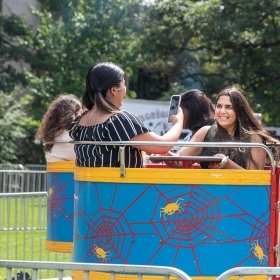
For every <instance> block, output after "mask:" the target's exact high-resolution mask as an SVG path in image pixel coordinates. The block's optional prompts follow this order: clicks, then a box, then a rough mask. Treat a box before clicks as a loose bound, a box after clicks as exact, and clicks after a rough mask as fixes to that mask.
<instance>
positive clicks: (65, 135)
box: [36, 94, 82, 162]
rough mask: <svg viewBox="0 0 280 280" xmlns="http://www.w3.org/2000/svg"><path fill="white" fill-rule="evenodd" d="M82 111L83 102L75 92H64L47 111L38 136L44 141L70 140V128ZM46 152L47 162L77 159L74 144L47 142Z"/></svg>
mask: <svg viewBox="0 0 280 280" xmlns="http://www.w3.org/2000/svg"><path fill="white" fill-rule="evenodd" d="M81 113H82V104H81V102H80V101H79V99H78V98H77V97H76V96H75V95H73V94H62V95H60V96H59V97H58V98H56V99H55V100H54V101H53V102H52V103H51V104H50V106H49V108H48V110H47V112H46V113H45V115H44V117H43V119H42V121H41V125H40V127H39V129H38V131H37V133H36V137H38V138H40V139H41V140H42V141H43V142H69V141H71V140H72V139H71V138H70V136H69V132H68V128H69V126H70V124H71V123H72V122H73V120H75V119H76V118H77V117H78V116H79V115H80V114H81ZM44 152H45V157H46V161H47V162H55V161H65V160H75V159H76V155H75V152H74V145H72V144H66V143H64V144H59V143H54V144H45V145H44Z"/></svg>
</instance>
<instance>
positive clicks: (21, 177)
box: [0, 164, 47, 193]
mask: <svg viewBox="0 0 280 280" xmlns="http://www.w3.org/2000/svg"><path fill="white" fill-rule="evenodd" d="M9 168H10V169H9ZM28 168H31V169H28ZM0 169H1V170H0V193H15V192H38V191H46V190H47V173H46V170H45V169H46V167H45V165H30V166H29V165H26V166H22V165H20V164H18V165H12V166H11V165H4V164H0Z"/></svg>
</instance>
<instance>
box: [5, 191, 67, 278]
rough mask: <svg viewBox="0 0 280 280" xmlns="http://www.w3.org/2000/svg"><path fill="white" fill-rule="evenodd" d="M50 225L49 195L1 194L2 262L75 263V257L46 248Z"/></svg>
mask: <svg viewBox="0 0 280 280" xmlns="http://www.w3.org/2000/svg"><path fill="white" fill-rule="evenodd" d="M46 226H47V192H31V193H30V192H26V193H2V194H0V259H5V260H25V261H26V260H29V261H31V260H36V261H60V262H64V261H67V262H69V261H71V260H72V256H71V254H65V253H53V252H49V251H47V250H46V249H45V244H46ZM2 274H3V271H1V269H0V279H1V276H3V275H2ZM53 276H56V275H53ZM46 277H49V275H46ZM2 279H5V278H3V277H2Z"/></svg>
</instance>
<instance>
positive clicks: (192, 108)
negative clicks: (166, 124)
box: [152, 89, 215, 167]
mask: <svg viewBox="0 0 280 280" xmlns="http://www.w3.org/2000/svg"><path fill="white" fill-rule="evenodd" d="M180 107H181V109H182V111H183V114H184V123H183V128H184V129H185V130H187V135H186V136H185V137H184V141H190V140H191V138H192V137H193V136H194V135H195V133H196V132H197V131H198V130H199V129H200V128H201V127H203V126H206V125H212V124H213V123H214V122H215V112H214V106H213V104H212V102H211V100H210V99H209V98H208V97H207V96H206V94H205V93H204V92H202V91H201V90H198V89H191V90H188V91H186V92H183V93H181V94H180ZM181 149H182V147H180V148H179V149H178V150H177V153H178V152H179V151H180V150H181ZM177 153H172V152H170V151H169V152H167V153H166V155H174V156H177V155H178V154H177ZM152 162H154V163H156V162H158V161H156V160H153V161H152ZM165 163H166V164H167V165H168V166H170V167H181V166H182V164H181V163H176V164H174V163H172V162H170V161H168V162H165Z"/></svg>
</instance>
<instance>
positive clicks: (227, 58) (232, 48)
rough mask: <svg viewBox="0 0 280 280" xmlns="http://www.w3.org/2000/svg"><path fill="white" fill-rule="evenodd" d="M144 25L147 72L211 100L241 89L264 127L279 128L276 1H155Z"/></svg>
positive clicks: (279, 41)
mask: <svg viewBox="0 0 280 280" xmlns="http://www.w3.org/2000/svg"><path fill="white" fill-rule="evenodd" d="M145 23H146V24H145V28H144V30H145V35H144V37H146V38H148V40H146V41H145V42H144V40H142V42H143V48H144V49H146V48H147V46H146V45H149V46H150V52H149V53H144V54H143V60H144V61H150V60H151V58H152V57H154V58H155V59H154V61H153V63H152V64H149V65H147V64H145V67H146V68H148V67H152V68H153V69H157V70H158V69H162V71H164V72H165V73H166V75H167V77H168V81H169V83H175V84H176V82H177V83H180V84H182V85H185V86H186V88H189V86H194V85H195V86H198V85H199V87H200V88H201V89H203V90H204V91H205V92H206V93H208V94H209V95H212V96H213V97H214V96H215V94H216V93H218V92H219V91H220V90H221V89H222V88H224V87H227V86H232V85H237V86H240V87H241V88H242V89H244V90H245V91H247V92H248V96H249V97H250V98H251V100H252V102H253V106H254V110H255V111H257V112H261V113H262V114H263V117H264V121H265V122H266V123H267V124H270V125H275V126H279V125H280V116H279V114H278V104H279V101H280V91H279V88H280V87H279V86H280V84H279V83H280V79H279V77H280V69H279V67H278V57H279V54H280V53H279V52H280V33H279V27H280V26H279V24H280V1H279V0H267V1H266V0H256V1H244V0H208V1H184V0H178V1H177V0H170V1H164V0H157V1H155V4H154V5H153V7H152V9H151V12H150V13H149V14H148V15H147V20H146V21H145ZM152 38H154V39H152ZM190 79H191V80H192V82H193V83H191V84H190V85H188V81H190ZM197 83H199V84H197Z"/></svg>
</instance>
